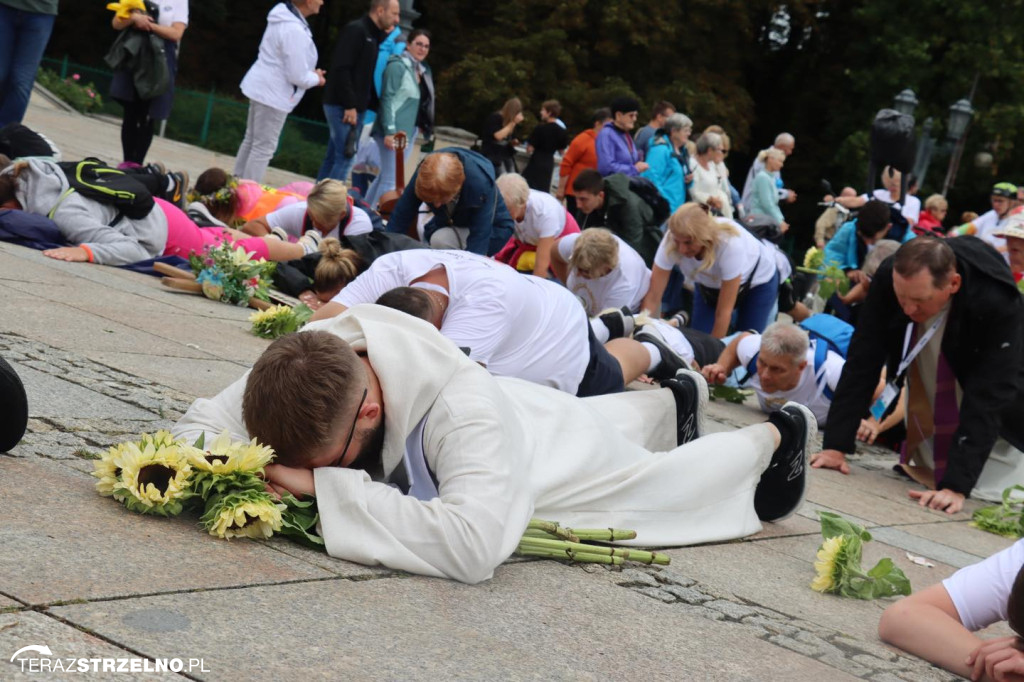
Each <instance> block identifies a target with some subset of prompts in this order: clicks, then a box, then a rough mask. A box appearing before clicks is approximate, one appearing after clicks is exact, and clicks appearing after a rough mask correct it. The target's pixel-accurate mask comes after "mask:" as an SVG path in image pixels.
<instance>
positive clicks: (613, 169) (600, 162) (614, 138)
mask: <svg viewBox="0 0 1024 682" xmlns="http://www.w3.org/2000/svg"><path fill="white" fill-rule="evenodd" d="M594 149H595V151H596V152H597V172H598V173H600V174H601V175H602V176H604V177H608V176H609V175H614V174H615V173H622V174H624V175H629V176H635V175H640V173H639V172H637V170H636V162H637V161H639V160H640V159H639V157H638V156H637V153H636V146H635V145H634V144H633V138H632V137H630V136H629V133H624V132H622V131H621V130H619V129H618V128H616V127H615V124H614V123H612V122H611V121H608V122H607V123H605V124H604V128H601V132H599V133H598V134H597V140H596V141H595V142H594Z"/></svg>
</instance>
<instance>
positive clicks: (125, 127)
mask: <svg viewBox="0 0 1024 682" xmlns="http://www.w3.org/2000/svg"><path fill="white" fill-rule="evenodd" d="M121 105H122V106H123V107H124V118H123V119H122V121H121V151H122V152H123V154H124V160H125V161H134V162H135V163H137V164H140V165H141V164H142V163H144V161H145V159H146V154H147V153H148V152H149V145H150V144H151V143H152V142H153V123H154V121H153V119H151V118H150V117H149V105H150V101H149V100H147V99H142V100H135V101H134V102H121Z"/></svg>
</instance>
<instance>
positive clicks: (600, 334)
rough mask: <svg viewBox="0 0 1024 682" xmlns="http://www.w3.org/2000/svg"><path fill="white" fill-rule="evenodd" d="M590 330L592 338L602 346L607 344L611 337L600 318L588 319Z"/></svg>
mask: <svg viewBox="0 0 1024 682" xmlns="http://www.w3.org/2000/svg"><path fill="white" fill-rule="evenodd" d="M590 328H591V329H593V330H594V336H596V337H597V342H598V343H599V344H601V345H602V346H603V345H604V344H606V343H608V338H609V337H610V336H611V335H612V333H611V332H610V331H608V326H607V325H606V324H605V323H604V322H602V321H601V318H600V317H592V318H590Z"/></svg>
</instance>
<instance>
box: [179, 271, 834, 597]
mask: <svg viewBox="0 0 1024 682" xmlns="http://www.w3.org/2000/svg"><path fill="white" fill-rule="evenodd" d="M502 267H507V266H502ZM706 405H707V385H706V384H705V382H704V380H703V378H701V377H700V375H699V374H697V373H696V372H691V371H689V370H682V371H681V372H680V373H679V375H678V376H677V377H675V378H673V379H669V380H667V381H665V382H663V388H662V389H654V390H647V391H631V392H628V393H621V394H616V395H609V396H600V397H596V398H586V399H580V398H576V397H575V396H571V395H568V394H566V393H564V392H560V391H555V390H552V389H551V388H547V387H544V386H538V385H536V384H532V383H529V382H525V381H519V380H516V379H509V378H504V377H493V376H491V375H490V374H489V373H488V372H486V371H485V370H484V369H483V368H482V367H480V365H479V364H477V363H476V362H473V361H472V360H470V359H469V358H467V357H466V356H465V355H464V354H463V353H462V352H461V351H460V350H459V349H458V348H456V347H455V345H454V344H452V342H451V341H449V340H448V339H446V338H444V337H442V336H441V335H440V334H439V333H438V331H437V330H436V329H434V328H433V327H432V326H430V325H429V324H427V323H425V322H424V321H422V320H419V319H416V318H414V317H412V316H411V315H406V314H404V313H400V312H397V311H394V310H389V309H387V308H383V307H381V306H375V305H365V306H364V305H361V306H356V307H354V308H352V309H351V310H349V311H347V312H345V313H344V314H342V315H340V316H338V317H336V318H333V319H330V320H324V321H321V322H314V323H311V324H309V325H307V326H306V327H305V328H304V329H303V331H301V332H298V333H295V334H289V335H287V336H285V337H282V338H280V339H278V340H277V341H275V342H274V343H273V344H271V345H270V346H269V347H268V348H267V350H266V351H265V352H264V353H263V355H262V357H260V359H259V360H258V361H257V362H256V364H255V365H254V366H253V368H252V370H251V371H250V372H248V373H247V374H246V375H245V376H243V377H242V378H241V379H239V380H238V381H236V382H235V383H234V384H232V385H231V386H229V387H228V388H227V389H225V390H224V391H222V392H221V393H220V394H219V395H218V396H216V397H215V398H212V399H200V400H197V401H196V402H195V403H193V404H192V406H191V407H190V408H189V410H188V412H187V413H186V414H185V416H184V417H182V418H181V420H180V421H179V422H178V423H177V424H176V425H175V427H174V429H173V433H174V435H175V436H176V437H182V438H196V437H198V435H199V434H200V433H209V434H216V433H219V432H220V431H222V430H223V429H227V430H228V431H229V432H230V433H231V434H232V436H233V437H235V438H240V439H249V438H256V439H258V440H259V441H260V442H262V443H264V444H266V445H269V446H271V447H273V448H274V450H275V452H276V454H277V459H276V460H275V462H276V463H275V464H271V465H269V466H267V468H266V477H267V481H268V483H269V484H270V485H271V486H272V487H273V488H274V489H276V490H279V491H283V490H288V491H290V492H292V493H293V494H296V495H300V496H315V497H316V500H317V507H318V510H319V513H320V526H319V530H320V533H321V535H322V536H323V538H324V541H325V543H326V548H327V552H328V553H329V554H330V555H331V556H334V557H337V558H340V559H345V560H348V561H355V562H358V563H362V564H369V565H377V564H382V565H384V566H388V567H390V568H393V569H399V570H405V571H409V572H411V573H417V574H422V575H428V576H438V577H448V578H453V579H455V580H460V581H462V582H466V583H476V582H480V581H482V580H487V579H488V578H490V577H491V576H492V575H493V573H494V569H495V568H496V567H497V566H498V565H499V564H500V563H501V562H502V561H504V560H505V559H506V558H508V556H509V555H511V554H512V552H513V551H514V550H515V548H516V545H517V544H518V542H519V540H520V538H521V537H522V535H523V532H524V530H525V529H526V526H527V524H528V522H529V520H530V518H532V517H535V516H536V517H540V518H545V519H550V520H552V521H557V522H559V523H563V524H566V525H569V526H576V527H607V526H616V527H621V528H630V529H634V530H636V532H637V538H636V540H633V541H627V542H626V543H624V544H633V545H646V546H659V545H661V546H665V545H689V544H695V543H703V542H715V541H721V540H730V539H734V538H740V537H744V536H746V535H750V534H751V533H755V532H757V531H758V530H759V529H760V528H761V523H760V521H773V520H778V519H781V518H784V517H786V516H787V515H789V514H791V513H792V512H794V511H795V510H796V509H797V507H798V506H799V505H800V503H801V501H802V499H803V495H804V488H805V481H806V462H805V460H806V449H807V443H808V441H809V440H810V439H811V438H813V436H814V432H815V430H816V429H815V426H814V419H813V417H812V416H811V415H810V413H809V412H807V410H806V408H803V407H801V406H798V405H787V406H786V407H785V408H783V410H781V411H780V412H776V413H774V414H773V415H772V416H770V417H769V420H768V421H769V423H766V424H758V425H755V426H749V427H747V428H744V429H739V430H736V431H732V432H727V433H715V434H711V435H707V436H703V428H702V420H703V417H704V410H705V407H706ZM695 436H696V439H694V437H695ZM677 443H685V444H682V445H680V446H677V445H676V444H677ZM712 461H713V462H714V466H708V462H712Z"/></svg>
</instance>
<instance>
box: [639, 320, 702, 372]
mask: <svg viewBox="0 0 1024 682" xmlns="http://www.w3.org/2000/svg"><path fill="white" fill-rule="evenodd" d="M633 340H634V341H639V342H640V343H649V344H651V345H652V346H654V347H655V348H657V349H658V352H660V353H661V362H659V363H658V366H657V367H655V368H654V370H653V371H652V372H649V374H650V376H652V377H653V378H655V379H659V380H662V379H671V378H672V377H674V376H675V375H676V373H677V372H678V371H679V370H681V369H689V366H688V365H687V363H686V360H684V359H683V357H682V356H681V355H679V353H676V352H675V351H674V350H672V348H671V347H670V346H669V345H668V343H666V341H665V339H664V338H663V337H662V336H661V333H660V332H658V330H657V328H656V327H654V325H647V326H646V327H642V328H640V329H637V330H636V331H635V332H634V333H633Z"/></svg>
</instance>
